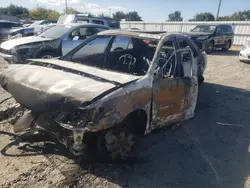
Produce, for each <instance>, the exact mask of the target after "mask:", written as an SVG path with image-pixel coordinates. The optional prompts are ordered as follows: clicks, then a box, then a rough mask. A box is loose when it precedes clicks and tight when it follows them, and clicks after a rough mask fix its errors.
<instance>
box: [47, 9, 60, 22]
mask: <svg viewBox="0 0 250 188" xmlns="http://www.w3.org/2000/svg"><path fill="white" fill-rule="evenodd" d="M59 17H60V13H59V12H57V11H56V10H48V16H47V19H51V20H58V18H59Z"/></svg>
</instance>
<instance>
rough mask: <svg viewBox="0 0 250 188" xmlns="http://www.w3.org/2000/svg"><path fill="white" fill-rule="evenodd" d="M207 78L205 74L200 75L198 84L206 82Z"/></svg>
mask: <svg viewBox="0 0 250 188" xmlns="http://www.w3.org/2000/svg"><path fill="white" fill-rule="evenodd" d="M204 80H205V78H204V76H203V75H200V76H198V85H199V86H200V85H201V84H202V83H203V82H204Z"/></svg>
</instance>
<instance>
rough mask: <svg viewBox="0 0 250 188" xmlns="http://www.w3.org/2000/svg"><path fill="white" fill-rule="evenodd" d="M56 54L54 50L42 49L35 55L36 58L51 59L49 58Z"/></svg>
mask: <svg viewBox="0 0 250 188" xmlns="http://www.w3.org/2000/svg"><path fill="white" fill-rule="evenodd" d="M56 56H57V53H56V52H51V51H43V52H40V53H39V54H38V55H37V58H38V59H51V58H53V57H56Z"/></svg>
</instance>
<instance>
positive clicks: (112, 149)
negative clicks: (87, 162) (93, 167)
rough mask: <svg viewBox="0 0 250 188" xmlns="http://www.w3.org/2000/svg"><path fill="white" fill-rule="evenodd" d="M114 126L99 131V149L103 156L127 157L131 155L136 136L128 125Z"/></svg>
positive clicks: (110, 157) (109, 157) (113, 157)
mask: <svg viewBox="0 0 250 188" xmlns="http://www.w3.org/2000/svg"><path fill="white" fill-rule="evenodd" d="M122 126H123V125H121V126H118V127H114V128H112V129H109V130H105V131H102V132H101V133H99V136H98V139H97V149H98V152H99V154H100V155H101V156H102V157H106V158H108V159H112V160H114V159H126V158H127V157H129V156H130V155H131V151H132V148H133V146H134V144H135V136H134V134H133V133H132V132H131V131H130V129H128V128H126V127H122Z"/></svg>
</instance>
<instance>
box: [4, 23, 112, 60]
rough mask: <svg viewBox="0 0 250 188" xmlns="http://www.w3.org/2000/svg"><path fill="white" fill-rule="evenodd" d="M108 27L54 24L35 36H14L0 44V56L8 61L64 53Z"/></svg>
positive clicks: (47, 56) (54, 55) (55, 55)
mask: <svg viewBox="0 0 250 188" xmlns="http://www.w3.org/2000/svg"><path fill="white" fill-rule="evenodd" d="M107 29H109V27H106V26H102V25H97V24H73V23H72V24H66V25H60V24H59V25H56V26H53V27H51V28H49V29H47V30H46V31H44V32H42V33H41V34H39V35H37V36H29V37H22V38H15V39H11V40H8V41H5V42H3V43H2V44H1V45H0V56H2V57H3V58H4V59H5V60H6V61H8V62H10V63H23V62H24V61H25V60H26V59H29V58H42V59H43V58H52V57H58V56H62V55H65V54H66V53H68V52H69V51H70V50H72V49H73V48H75V47H76V46H77V45H79V44H81V43H82V42H83V41H84V40H86V39H87V38H89V37H91V36H92V35H94V34H96V33H98V32H100V31H104V30H107Z"/></svg>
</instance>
